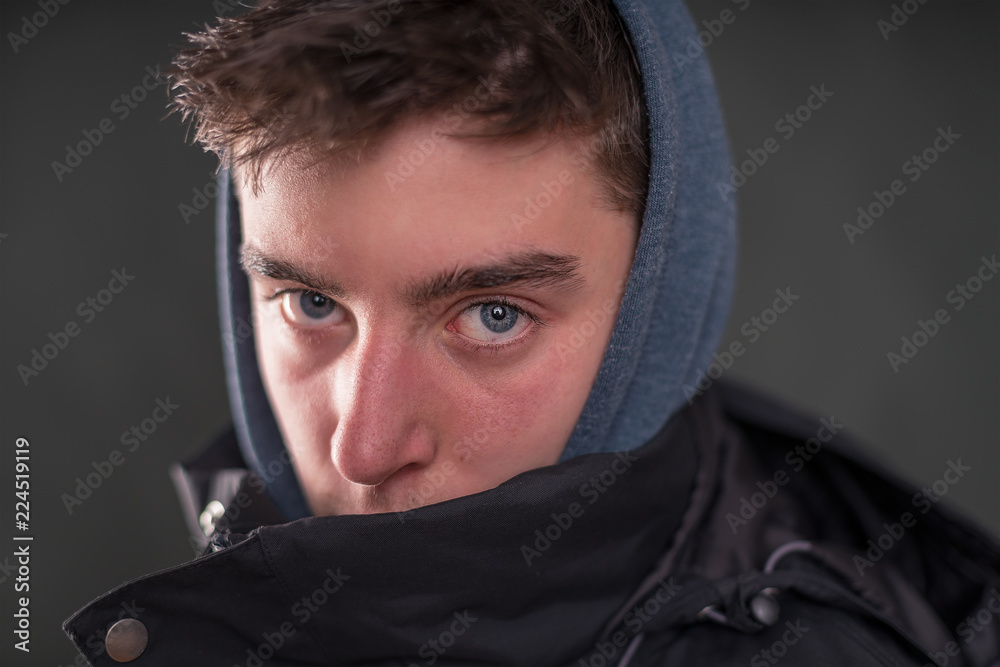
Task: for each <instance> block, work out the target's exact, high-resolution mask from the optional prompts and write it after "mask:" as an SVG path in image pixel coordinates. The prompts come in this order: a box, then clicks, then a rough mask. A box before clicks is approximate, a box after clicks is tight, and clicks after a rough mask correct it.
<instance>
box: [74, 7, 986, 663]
mask: <svg viewBox="0 0 1000 667" xmlns="http://www.w3.org/2000/svg"><path fill="white" fill-rule="evenodd" d="M692 35H693V30H692V28H691V26H690V23H689V21H688V19H687V17H686V15H685V13H684V10H683V8H682V6H681V5H680V3H679V2H673V1H670V2H656V3H650V6H644V5H642V4H641V3H639V2H633V1H631V0H619V1H616V2H615V3H614V4H613V5H612V4H611V3H609V2H603V1H601V0H573V1H572V2H570V1H569V0H551V1H543V2H539V1H538V0H530V1H529V0H476V1H473V0H467V1H460V0H447V1H446V0H421V1H419V2H416V1H413V2H403V1H397V0H390V1H389V2H382V1H380V2H365V1H360V0H357V1H352V2H347V1H345V0H337V1H333V2H304V1H302V0H298V1H294V2H287V1H286V2H271V3H264V4H262V5H261V6H260V7H259V8H257V9H256V10H254V11H252V12H250V13H249V14H247V15H246V16H243V17H240V18H236V19H229V20H223V21H220V23H219V25H218V26H217V27H215V28H211V29H208V30H206V31H205V32H204V33H200V34H198V35H195V36H193V37H192V41H193V45H192V48H191V49H190V50H188V51H185V52H183V53H182V54H181V55H180V56H179V57H178V60H177V62H176V71H175V73H174V75H173V76H174V82H175V89H176V100H177V105H178V107H179V108H180V109H181V110H182V112H183V113H185V114H186V115H188V116H190V117H192V118H194V120H195V123H196V127H197V136H198V138H199V140H201V141H202V142H203V143H204V145H205V146H206V147H207V148H209V149H211V150H214V151H216V152H218V153H219V154H220V155H221V156H222V158H223V161H224V165H225V166H226V167H227V169H228V171H227V172H226V175H225V177H224V184H225V185H226V188H227V189H226V193H225V194H224V196H222V197H221V199H220V201H221V203H222V207H221V210H220V227H219V231H220V236H219V248H220V283H221V286H222V292H221V293H222V301H223V326H224V340H225V342H226V353H227V363H228V372H229V380H230V389H231V395H232V398H233V415H234V419H235V431H234V432H233V433H231V434H229V435H228V436H226V437H223V438H222V439H220V440H219V441H218V442H217V443H215V444H214V445H213V447H212V448H210V449H209V450H208V451H207V452H206V453H205V454H204V455H203V456H201V457H200V458H199V459H197V460H195V461H193V462H191V463H189V464H188V465H187V466H186V467H185V468H184V469H183V470H182V471H180V472H179V473H178V480H179V482H180V483H181V484H180V485H181V488H182V492H183V494H184V498H185V499H186V502H187V504H188V506H189V508H190V510H191V512H190V513H191V514H192V516H195V517H197V516H199V514H200V523H201V526H202V527H203V528H204V529H205V534H206V535H207V536H208V537H209V538H210V541H209V548H208V549H206V554H205V555H203V556H202V557H200V558H198V559H196V560H195V561H193V562H191V563H188V564H186V565H183V566H181V567H177V568H174V569H171V570H168V571H165V572H161V573H158V574H155V575H151V576H149V577H146V578H143V579H140V580H138V581H135V582H132V583H130V584H127V585H125V586H123V587H121V588H119V589H117V590H115V591H112V592H111V593H109V594H108V595H106V596H104V597H102V598H100V599H99V600H97V601H95V602H94V603H92V604H91V605H89V606H88V607H87V608H85V609H83V610H81V611H80V612H78V613H77V614H76V615H75V616H74V617H73V618H71V619H70V620H69V621H67V623H66V630H67V632H68V634H69V635H70V637H71V638H72V639H73V641H74V642H76V644H77V646H78V647H79V648H80V649H81V651H83V652H84V654H85V655H86V656H87V658H88V659H89V660H90V661H91V662H92V663H93V664H95V665H110V664H116V663H117V662H131V661H134V662H135V664H137V665H143V664H146V665H176V664H189V665H247V666H250V665H260V664H263V663H265V662H267V663H268V664H274V665H279V664H280V665H319V664H343V665H351V664H366V665H433V664H454V665H470V664H495V665H591V666H595V667H596V666H599V665H632V666H636V665H695V664H697V665H730V664H751V665H766V664H775V663H777V661H778V660H780V659H782V658H784V657H785V656H786V655H787V656H788V658H787V660H788V664H805V665H817V664H831V665H883V664H899V665H923V664H925V663H929V662H931V661H936V662H938V663H940V664H944V663H945V662H947V661H951V662H950V663H949V664H964V665H987V664H990V663H991V662H992V661H994V660H996V658H997V654H998V645H1000V633H998V627H1000V624H995V623H990V622H988V621H987V620H984V618H985V616H984V615H988V616H989V619H992V616H993V615H994V614H995V613H997V612H1000V592H998V586H1000V554H998V550H997V547H996V545H995V544H993V543H992V542H991V541H990V540H989V539H988V538H987V537H985V536H983V535H982V534H981V533H980V532H978V531H977V530H976V529H974V528H972V527H970V526H968V525H967V524H966V523H965V522H964V521H962V520H961V519H960V518H956V517H953V516H951V515H950V514H948V513H947V512H946V511H944V510H943V509H941V508H940V507H939V506H938V505H937V504H936V502H937V500H938V498H937V496H935V495H934V494H933V492H932V489H931V490H917V489H911V488H909V487H908V486H906V485H903V484H899V483H897V482H894V481H891V480H889V479H887V478H886V476H884V475H882V474H881V473H879V472H877V471H876V470H874V469H873V468H872V467H871V466H868V465H866V464H864V463H863V462H862V461H861V459H860V457H859V456H858V455H857V454H854V453H852V452H851V450H850V449H849V447H848V446H847V445H846V444H844V443H843V441H842V435H841V434H840V433H839V431H840V429H841V425H840V424H839V423H837V422H836V420H830V419H822V420H819V421H815V420H812V419H808V418H803V417H799V416H797V415H794V414H792V413H789V412H788V411H786V410H784V409H782V408H780V407H777V406H775V405H773V404H771V403H769V402H767V401H765V400H764V399H762V398H759V397H757V396H755V395H753V394H750V393H746V392H744V391H741V390H737V389H734V388H732V387H728V386H725V385H724V384H723V383H716V384H715V385H714V386H710V387H706V386H704V383H700V384H699V383H698V378H699V377H701V374H700V373H699V370H700V369H703V368H706V367H707V366H708V365H709V363H711V361H712V353H713V352H714V350H715V347H716V345H717V343H718V338H719V335H720V332H721V329H722V326H723V324H724V321H725V316H726V311H727V307H728V300H729V293H730V289H731V281H732V256H733V247H734V242H733V237H734V231H733V217H734V216H733V208H732V202H731V201H728V202H727V201H723V200H721V199H720V198H719V197H718V193H717V190H716V187H715V184H716V183H718V182H722V181H724V180H725V178H726V176H727V173H728V170H727V155H726V150H725V141H724V136H723V132H722V125H721V122H720V119H719V113H718V108H717V103H716V100H715V97H714V92H713V89H712V84H711V78H710V76H709V73H708V70H707V66H706V64H705V63H704V61H703V60H700V59H699V60H694V61H692V60H691V59H690V58H688V59H686V60H685V59H678V58H675V57H672V55H674V54H678V53H683V52H684V45H685V44H686V40H687V39H688V38H689V37H691V36H692ZM792 299H794V296H793V295H791V294H782V293H780V292H779V294H778V295H777V298H776V300H775V304H774V307H775V309H781V308H786V307H787V305H788V301H789V300H792ZM248 471H249V472H248ZM963 473H964V470H963V466H962V465H961V463H960V462H956V463H955V465H954V466H953V468H952V469H950V470H948V471H947V472H946V473H945V475H946V479H945V482H948V480H949V479H950V478H948V477H947V476H948V475H951V476H952V477H955V476H961V475H962V474H963ZM126 602H127V603H130V604H131V607H130V608H131V609H135V610H141V611H136V612H135V613H130V614H129V617H128V618H123V619H121V620H119V619H120V617H121V613H120V610H121V609H122V608H123V607H122V605H123V603H126ZM93 637H98V638H100V640H99V641H94V642H91V641H89V639H90V638H93Z"/></svg>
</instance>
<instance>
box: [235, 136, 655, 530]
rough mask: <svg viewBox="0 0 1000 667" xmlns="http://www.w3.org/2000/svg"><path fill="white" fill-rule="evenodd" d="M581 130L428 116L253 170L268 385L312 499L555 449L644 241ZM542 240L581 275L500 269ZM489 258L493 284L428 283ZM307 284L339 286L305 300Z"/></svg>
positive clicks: (452, 479) (585, 389) (496, 467)
mask: <svg viewBox="0 0 1000 667" xmlns="http://www.w3.org/2000/svg"><path fill="white" fill-rule="evenodd" d="M428 139H430V140H431V142H433V143H430V142H428V141H427V140H428ZM420 142H423V143H422V144H421V143H420ZM418 145H422V146H423V147H424V149H425V150H424V151H423V152H421V153H420V154H419V155H418V153H417V152H415V151H418V149H417V146H418ZM431 146H433V148H432V150H429V154H427V152H428V150H427V149H428V148H429V147H431ZM580 146H581V144H579V142H575V141H570V140H568V139H564V138H555V139H553V138H549V139H542V138H537V137H536V138H532V139H519V140H516V141H515V140H509V139H508V140H503V141H496V140H494V141H484V140H476V139H468V138H451V137H447V136H446V135H442V134H440V133H439V132H437V130H436V129H435V126H434V124H433V123H431V122H430V121H416V122H412V123H410V124H408V125H404V126H402V127H400V128H397V129H395V130H394V131H393V132H391V133H390V134H389V135H388V136H387V137H386V138H385V139H384V140H383V141H381V142H380V143H379V145H378V147H377V148H374V149H372V150H371V151H370V152H369V153H368V154H366V155H365V156H364V157H363V158H357V159H353V160H352V159H340V160H339V161H334V160H330V159H328V160H325V161H322V162H316V161H315V160H314V161H305V160H304V159H285V160H282V161H280V162H276V163H274V164H273V165H270V168H269V169H268V170H266V171H265V176H264V178H263V181H262V184H261V186H262V187H261V188H259V190H258V191H257V192H254V191H252V190H251V189H250V188H248V187H241V188H240V190H239V196H240V199H241V207H242V217H243V238H244V264H245V266H246V269H247V274H248V276H249V277H250V279H251V284H252V293H253V300H254V319H255V331H256V342H257V354H258V358H259V360H260V366H261V371H262V374H263V380H264V385H265V387H266V389H267V393H268V396H269V398H270V401H271V405H272V407H273V409H274V412H275V415H276V417H277V420H278V424H279V426H280V428H281V431H282V434H283V436H284V439H285V443H286V446H287V447H288V449H289V451H290V453H291V456H292V460H293V463H294V466H295V470H296V473H297V475H298V477H299V481H300V483H301V485H302V488H303V490H304V492H305V495H306V499H307V501H308V502H309V505H310V507H311V508H312V510H313V512H314V514H316V515H326V514H365V513H374V512H392V511H404V510H408V509H412V508H414V507H417V506H422V505H427V504H430V503H435V502H440V501H443V500H448V499H451V498H455V497H459V496H463V495H468V494H472V493H477V492H480V491H484V490H487V489H491V488H493V487H495V486H497V485H498V484H500V483H502V482H504V481H506V480H508V479H510V478H511V477H513V476H515V475H517V474H518V473H521V472H524V471H527V470H531V469H534V468H539V467H542V466H546V465H551V464H553V463H555V462H556V461H558V459H559V457H560V455H561V453H562V451H563V449H564V447H565V444H566V442H567V441H568V439H569V436H570V435H571V433H572V431H573V427H574V426H575V424H576V422H577V420H578V418H579V416H580V413H581V411H582V409H583V405H584V403H585V401H586V399H587V396H588V394H589V392H590V389H591V386H592V385H593V382H594V379H595V377H596V375H597V370H598V368H599V366H600V363H601V360H602V358H603V355H604V350H605V348H606V346H607V343H608V340H609V339H610V335H611V331H612V328H613V326H614V322H615V317H616V315H617V309H618V305H619V303H620V301H621V295H622V293H623V292H624V285H625V281H626V279H627V277H628V272H629V268H630V266H631V263H632V257H633V253H634V250H635V242H636V218H635V214H632V213H627V212H621V211H613V210H608V209H607V207H606V206H604V204H603V203H602V201H603V198H602V197H601V192H600V190H599V188H598V185H597V181H596V179H595V178H594V176H593V174H592V173H591V172H590V168H589V165H588V162H587V160H586V158H585V157H584V156H585V154H586V153H585V151H583V150H581V148H580ZM421 156H422V157H423V160H422V161H421V160H419V158H420V157H421ZM407 161H408V162H409V164H410V167H412V169H408V168H406V167H405V166H402V165H404V163H406V162H407ZM418 161H420V162H421V163H420V164H417V162H418ZM532 204H534V206H532ZM511 256H520V257H521V258H522V260H523V261H521V263H520V264H518V265H517V266H515V267H513V269H512V268H511V267H509V266H507V267H504V266H503V265H504V263H505V261H506V260H507V259H508V258H510V257H511ZM544 256H560V257H570V258H572V259H570V260H567V261H564V262H563V263H562V264H560V265H559V266H558V267H557V268H561V269H562V270H563V271H564V272H565V271H566V270H567V269H574V271H573V273H574V275H573V276H572V278H571V279H567V280H562V281H560V280H557V279H555V278H552V277H551V276H549V277H548V279H543V278H544V277H539V276H536V279H535V280H527V281H525V280H522V281H514V282H507V279H506V278H504V276H509V275H510V274H511V273H512V272H513V273H518V272H520V274H522V277H523V275H524V274H530V273H531V267H533V266H535V265H536V264H537V263H538V262H539V261H540V259H539V258H542V257H544ZM508 263H509V262H508ZM497 265H500V266H499V267H497ZM490 266H493V267H495V270H494V271H492V272H491V273H488V274H486V276H487V277H488V278H490V281H488V282H487V284H483V283H482V280H480V281H479V283H477V284H476V285H475V286H473V287H471V288H469V287H468V286H465V287H463V288H462V290H461V291H459V292H457V293H448V294H446V295H444V296H440V297H439V298H435V299H433V300H431V301H430V302H421V300H420V299H419V298H418V297H419V296H420V295H421V292H419V291H415V285H420V284H423V287H424V288H425V289H424V290H423V292H422V294H423V295H424V296H427V294H428V289H427V288H428V287H429V285H431V286H432V285H434V284H436V285H438V286H439V287H440V286H441V285H442V284H443V283H448V281H447V280H443V278H444V277H446V276H451V277H453V278H454V277H455V276H467V275H469V272H468V271H466V269H469V268H472V269H476V268H482V267H490ZM435 276H437V277H438V280H437V281H436V282H434V283H428V281H429V280H430V279H431V278H433V277H435ZM480 277H482V276H480ZM453 282H454V281H453ZM459 282H460V281H459ZM498 283H501V284H498ZM309 287H313V288H316V287H319V288H321V290H320V291H323V292H324V294H325V296H326V297H327V298H325V299H324V298H323V297H314V296H313V293H310V294H308V295H307V297H306V305H305V307H303V305H302V304H303V301H302V291H295V290H304V289H307V288H309ZM491 299H494V300H495V299H501V300H502V301H501V303H499V304H497V303H495V302H491V301H490V300H491ZM482 302H485V305H483V303H482ZM317 304H318V305H317ZM310 305H313V306H315V307H314V308H312V309H311V310H310V309H309V306H310ZM498 306H499V308H500V310H495V309H496V308H497V307H498ZM512 306H516V307H518V308H521V309H522V310H523V311H524V312H523V313H518V314H517V316H516V322H514V323H513V325H512V326H511V327H510V328H509V330H506V327H507V326H508V325H509V324H510V322H511V320H512V319H514V316H512V315H511V312H516V308H512ZM484 308H485V309H486V310H485V313H486V317H487V320H488V321H487V322H486V324H484V322H483V319H482V316H483V309H484ZM493 315H496V316H499V315H504V316H505V317H506V319H504V320H503V321H502V322H501V323H500V324H501V328H504V329H505V330H504V331H501V332H496V331H492V330H491V329H490V328H488V325H489V324H490V323H491V322H496V321H498V320H489V317H491V316H493Z"/></svg>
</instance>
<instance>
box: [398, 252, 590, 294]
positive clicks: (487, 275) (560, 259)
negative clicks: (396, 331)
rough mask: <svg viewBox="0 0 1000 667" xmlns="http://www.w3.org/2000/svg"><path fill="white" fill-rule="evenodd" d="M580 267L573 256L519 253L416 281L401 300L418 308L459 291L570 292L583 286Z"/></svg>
mask: <svg viewBox="0 0 1000 667" xmlns="http://www.w3.org/2000/svg"><path fill="white" fill-rule="evenodd" d="M579 268H580V258H579V257H577V256H576V255H553V254H550V253H547V252H542V251H537V250H532V251H521V252H518V253H514V254H511V255H507V256H505V257H503V258H501V259H499V260H496V261H495V262H491V263H489V264H484V265H481V266H472V267H460V268H456V269H454V270H452V271H446V272H442V273H439V274H438V275H436V276H433V277H431V278H429V279H426V280H420V281H417V282H415V283H413V284H411V285H410V286H409V287H408V288H406V289H405V290H403V292H402V297H403V299H404V300H405V301H407V302H408V303H409V304H410V305H412V306H417V307H419V306H425V305H427V304H428V303H431V302H434V301H438V300H441V299H445V298H448V297H451V296H454V295H456V294H460V293H462V292H467V291H471V290H480V289H493V288H498V287H509V286H512V285H517V286H519V287H529V288H531V287H534V288H538V287H554V288H557V289H561V290H567V291H572V290H576V289H579V288H580V287H582V286H583V284H584V279H583V277H582V276H581V275H580V273H579Z"/></svg>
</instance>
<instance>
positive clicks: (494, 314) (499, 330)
mask: <svg viewBox="0 0 1000 667" xmlns="http://www.w3.org/2000/svg"><path fill="white" fill-rule="evenodd" d="M517 318H518V314H517V311H516V310H514V309H513V308H511V307H509V306H505V305H503V304H499V303H484V304H483V305H481V306H480V307H479V319H480V320H481V321H482V323H483V325H484V326H485V327H486V328H487V329H489V330H490V331H492V332H493V333H496V334H503V333H507V332H508V331H510V330H511V329H513V328H514V325H515V324H517Z"/></svg>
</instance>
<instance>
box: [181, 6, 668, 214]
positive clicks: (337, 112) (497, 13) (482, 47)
mask: <svg viewBox="0 0 1000 667" xmlns="http://www.w3.org/2000/svg"><path fill="white" fill-rule="evenodd" d="M188 38H189V39H190V42H191V45H190V48H187V49H185V50H183V51H181V52H180V53H179V54H178V55H177V57H176V59H175V60H174V69H173V70H172V71H171V73H170V76H171V82H172V88H173V89H174V91H175V92H174V101H173V107H174V109H175V110H178V111H180V112H181V113H182V115H183V117H184V118H185V119H189V120H193V121H194V124H195V138H196V140H197V141H199V142H201V143H202V144H203V145H204V146H205V148H206V150H211V151H214V152H216V153H218V154H219V155H220V156H221V157H222V158H223V159H224V160H225V161H227V162H228V164H230V165H232V166H237V167H241V168H244V169H246V172H247V174H248V176H249V179H248V180H249V181H250V182H251V183H253V184H254V187H255V188H256V187H258V186H259V182H260V174H261V169H262V165H263V163H264V162H266V161H268V160H272V159H275V158H281V157H283V156H287V155H289V154H291V153H293V152H298V151H303V152H312V151H319V152H320V153H321V154H322V153H323V152H325V151H332V152H335V151H340V150H347V149H363V148H364V147H365V146H367V145H370V144H372V143H373V142H375V141H377V140H378V139H379V137H380V136H382V135H383V134H384V133H385V132H386V131H387V130H389V129H391V128H392V127H393V126H394V125H396V124H398V123H399V122H400V121H402V120H403V119H410V118H414V117H420V116H422V115H427V116H430V115H432V114H434V113H442V112H444V111H446V110H447V109H449V108H456V105H459V104H462V101H463V100H467V99H469V96H470V95H474V99H475V100H476V103H475V105H474V106H475V108H474V109H473V110H472V112H473V114H474V116H475V118H476V119H477V120H478V121H481V122H478V123H476V124H475V125H476V128H477V131H476V132H475V133H471V132H469V133H463V134H462V135H461V136H479V137H484V136H486V137H509V136H516V135H529V134H533V133H547V132H567V133H571V134H575V135H577V136H580V137H586V138H589V139H590V150H591V153H592V157H593V160H594V164H595V166H596V174H597V177H598V178H599V179H600V182H601V184H602V186H603V190H604V192H605V194H606V199H607V204H608V205H610V206H611V207H612V208H615V209H620V210H625V211H630V212H635V213H637V214H639V216H640V217H641V213H642V211H643V208H644V204H645V197H646V187H647V180H648V171H649V157H648V150H649V149H648V145H647V144H648V142H647V136H646V135H647V122H648V121H647V114H646V108H645V104H644V102H643V96H642V85H641V82H640V78H639V77H640V75H639V70H638V65H637V63H636V59H635V56H634V54H633V52H632V49H631V46H630V45H629V43H628V37H627V34H626V32H625V28H624V25H623V24H622V23H621V20H620V18H619V16H618V13H617V11H616V10H615V8H614V7H613V6H612V5H611V2H610V0H388V1H386V0H377V1H376V0H319V1H316V0H262V1H261V2H260V3H259V4H258V6H257V7H256V8H255V9H254V10H252V11H251V12H249V13H247V14H245V15H243V16H239V17H235V18H223V19H219V22H218V24H217V25H216V26H214V27H208V26H206V28H205V30H204V31H203V32H200V33H196V34H190V35H188ZM468 106H469V105H466V106H465V107H463V108H464V109H466V110H468Z"/></svg>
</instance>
